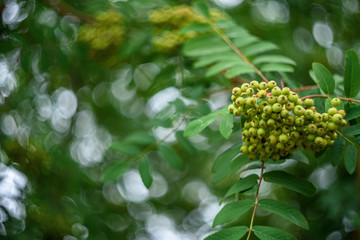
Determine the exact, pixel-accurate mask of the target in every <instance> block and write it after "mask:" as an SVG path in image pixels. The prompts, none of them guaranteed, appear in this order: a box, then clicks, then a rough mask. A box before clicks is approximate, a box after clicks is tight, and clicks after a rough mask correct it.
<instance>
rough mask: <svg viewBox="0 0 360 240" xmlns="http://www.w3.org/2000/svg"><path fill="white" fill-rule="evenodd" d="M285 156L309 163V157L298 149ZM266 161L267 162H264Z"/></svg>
mask: <svg viewBox="0 0 360 240" xmlns="http://www.w3.org/2000/svg"><path fill="white" fill-rule="evenodd" d="M286 158H287V159H294V160H296V161H299V162H303V163H305V164H307V165H309V159H308V158H307V157H306V156H305V155H304V154H302V153H301V152H300V151H295V152H292V153H291V154H289V156H287V157H286ZM266 163H268V162H266Z"/></svg>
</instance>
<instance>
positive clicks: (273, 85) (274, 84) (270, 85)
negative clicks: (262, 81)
mask: <svg viewBox="0 0 360 240" xmlns="http://www.w3.org/2000/svg"><path fill="white" fill-rule="evenodd" d="M276 86H277V84H276V82H275V81H274V80H271V81H270V82H268V84H267V87H268V88H269V89H273V88H274V87H276Z"/></svg>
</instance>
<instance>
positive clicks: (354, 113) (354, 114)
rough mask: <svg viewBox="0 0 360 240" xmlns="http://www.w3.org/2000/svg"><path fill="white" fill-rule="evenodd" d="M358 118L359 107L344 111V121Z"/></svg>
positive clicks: (359, 115) (359, 113) (359, 114)
mask: <svg viewBox="0 0 360 240" xmlns="http://www.w3.org/2000/svg"><path fill="white" fill-rule="evenodd" d="M358 117H360V107H353V108H350V109H349V110H347V111H346V116H345V119H346V120H351V119H355V118H358Z"/></svg>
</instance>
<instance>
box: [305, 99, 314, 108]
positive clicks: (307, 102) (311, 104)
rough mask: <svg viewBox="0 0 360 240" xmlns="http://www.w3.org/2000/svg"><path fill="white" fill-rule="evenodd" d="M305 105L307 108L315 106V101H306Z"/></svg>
mask: <svg viewBox="0 0 360 240" xmlns="http://www.w3.org/2000/svg"><path fill="white" fill-rule="evenodd" d="M304 104H305V106H307V107H312V106H314V100H312V99H311V98H307V99H305V100H304Z"/></svg>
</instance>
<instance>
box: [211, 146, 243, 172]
mask: <svg viewBox="0 0 360 240" xmlns="http://www.w3.org/2000/svg"><path fill="white" fill-rule="evenodd" d="M239 152H240V145H237V146H235V147H231V148H229V149H227V150H226V151H224V152H222V153H221V154H220V155H219V156H218V157H217V158H216V160H215V162H214V164H213V166H212V169H211V171H212V172H214V173H215V172H217V171H219V169H220V168H221V167H222V166H224V165H230V163H231V160H232V159H233V158H234V157H235V156H236V155H238V154H239Z"/></svg>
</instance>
